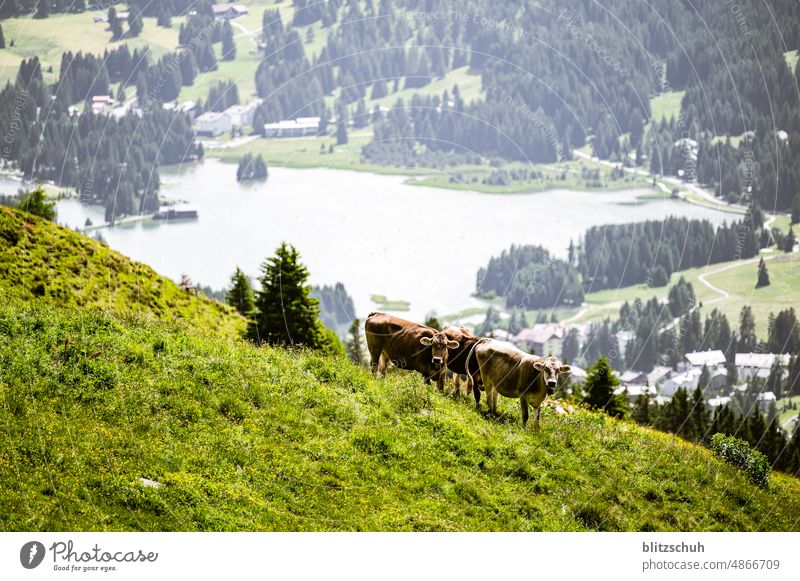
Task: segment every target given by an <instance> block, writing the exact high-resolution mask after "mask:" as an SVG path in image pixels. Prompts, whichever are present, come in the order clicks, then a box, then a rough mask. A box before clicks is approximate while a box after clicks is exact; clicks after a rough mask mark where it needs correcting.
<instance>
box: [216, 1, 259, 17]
mask: <svg viewBox="0 0 800 581" xmlns="http://www.w3.org/2000/svg"><path fill="white" fill-rule="evenodd" d="M211 8H212V9H213V10H214V18H216V19H218V20H232V19H234V18H238V17H239V16H245V15H246V14H248V13H249V12H250V10H249V9H248V8H247V6H245V5H244V4H215V5H214V6H212V7H211Z"/></svg>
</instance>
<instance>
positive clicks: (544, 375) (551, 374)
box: [533, 357, 572, 393]
mask: <svg viewBox="0 0 800 581" xmlns="http://www.w3.org/2000/svg"><path fill="white" fill-rule="evenodd" d="M533 367H534V369H536V370H537V371H539V374H540V375H539V377H541V379H542V380H543V381H544V384H545V385H546V386H547V393H553V391H554V390H555V388H556V386H558V374H559V373H569V372H570V371H571V369H572V368H571V367H570V366H569V365H563V364H562V363H561V361H559V359H558V357H547V358H546V359H538V360H536V361H534V363H533Z"/></svg>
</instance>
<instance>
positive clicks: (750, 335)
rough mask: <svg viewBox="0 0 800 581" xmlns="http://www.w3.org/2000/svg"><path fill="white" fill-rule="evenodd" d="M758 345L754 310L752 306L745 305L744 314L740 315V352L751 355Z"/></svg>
mask: <svg viewBox="0 0 800 581" xmlns="http://www.w3.org/2000/svg"><path fill="white" fill-rule="evenodd" d="M757 343H758V339H757V338H756V319H755V317H754V316H753V309H752V308H751V307H750V305H745V306H743V307H742V312H741V313H740V314H739V343H738V345H737V348H738V352H739V353H750V352H752V351H753V349H755V347H756V344H757Z"/></svg>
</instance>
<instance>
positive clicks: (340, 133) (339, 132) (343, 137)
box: [336, 116, 347, 145]
mask: <svg viewBox="0 0 800 581" xmlns="http://www.w3.org/2000/svg"><path fill="white" fill-rule="evenodd" d="M346 143H347V121H346V120H345V119H344V117H341V116H340V117H339V119H338V121H336V145H345V144H346Z"/></svg>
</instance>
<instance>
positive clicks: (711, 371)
mask: <svg viewBox="0 0 800 581" xmlns="http://www.w3.org/2000/svg"><path fill="white" fill-rule="evenodd" d="M789 360H790V356H789V355H788V354H775V353H737V354H736V355H735V360H734V367H735V369H736V381H735V382H731V381H729V377H728V374H729V367H728V365H727V363H726V360H725V354H724V353H723V352H722V351H720V350H712V351H698V352H695V353H687V354H686V356H685V357H684V359H683V361H682V362H681V363H680V364H678V366H677V369H672V368H671V367H656V368H655V369H653V370H652V371H651V372H650V373H642V372H639V371H635V370H628V371H625V372H623V373H621V374H620V375H619V379H620V382H621V386H620V387H619V392H620V393H621V392H623V391H627V393H628V397H629V398H630V400H631V402H633V401H635V400H636V398H637V397H638V396H639V395H642V394H644V395H647V396H649V397H651V398H652V399H653V400H654V401H656V402H657V403H664V402H666V401H669V400H670V399H671V398H672V396H674V395H675V392H676V391H678V390H679V389H684V390H686V391H687V392H689V393H691V392H692V391H694V390H695V389H696V388H697V387H698V386H699V385H700V380H701V377H702V375H703V369H704V368H705V369H706V370H707V373H708V375H707V382H706V383H705V385H704V386H702V388H703V390H704V393H705V395H706V405H707V406H708V407H710V408H717V407H720V406H723V405H725V404H727V403H730V401H731V399H732V397H733V396H734V394H735V393H736V392H737V391H741V392H743V391H747V390H748V388H749V384H750V383H752V382H753V381H754V380H760V381H761V382H765V381H766V380H767V378H768V377H769V375H770V372H771V370H772V368H773V365H775V363H776V362H780V364H781V365H782V366H783V369H784V378H785V375H786V374H788V370H787V366H788V365H789ZM732 383H733V384H734V385H733V386H731V384H732ZM776 400H777V397H776V395H775V393H773V392H771V391H761V392H759V393H758V395H757V396H756V402H757V404H758V407H759V409H760V410H761V411H763V412H766V411H768V410H769V408H770V406H771V405H772V404H774V403H775V402H776Z"/></svg>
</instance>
